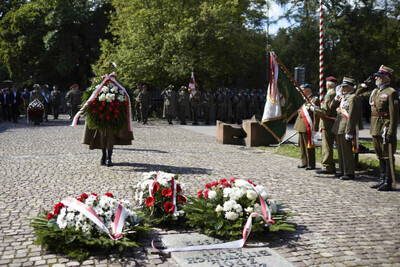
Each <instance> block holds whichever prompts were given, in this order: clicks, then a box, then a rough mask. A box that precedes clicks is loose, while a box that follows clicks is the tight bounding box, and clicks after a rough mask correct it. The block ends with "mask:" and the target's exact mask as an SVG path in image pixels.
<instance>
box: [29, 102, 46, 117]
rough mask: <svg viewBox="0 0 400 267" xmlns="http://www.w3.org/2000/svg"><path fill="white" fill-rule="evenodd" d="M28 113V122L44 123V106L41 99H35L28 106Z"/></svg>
mask: <svg viewBox="0 0 400 267" xmlns="http://www.w3.org/2000/svg"><path fill="white" fill-rule="evenodd" d="M27 113H28V116H27V118H28V122H29V121H33V122H42V121H43V115H44V105H43V104H42V102H40V100H39V99H35V100H33V101H32V102H31V103H30V104H29V105H28V108H27Z"/></svg>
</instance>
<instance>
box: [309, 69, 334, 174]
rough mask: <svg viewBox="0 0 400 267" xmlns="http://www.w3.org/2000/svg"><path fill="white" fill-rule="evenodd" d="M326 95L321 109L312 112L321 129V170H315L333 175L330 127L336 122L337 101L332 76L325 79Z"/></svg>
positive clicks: (332, 137) (332, 135) (332, 140)
mask: <svg viewBox="0 0 400 267" xmlns="http://www.w3.org/2000/svg"><path fill="white" fill-rule="evenodd" d="M325 81H326V95H325V98H324V102H323V103H322V106H321V108H316V109H315V110H314V112H315V113H316V114H317V115H320V117H321V120H320V123H319V127H320V128H321V129H322V147H321V162H322V169H320V170H317V173H318V174H335V162H334V161H333V142H334V134H333V133H332V126H333V123H334V122H335V120H336V108H337V107H338V103H339V102H338V101H334V99H335V96H336V90H335V88H336V86H337V83H338V81H337V79H336V78H335V77H333V76H330V77H327V78H326V79H325Z"/></svg>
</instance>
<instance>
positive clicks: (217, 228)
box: [214, 220, 224, 230]
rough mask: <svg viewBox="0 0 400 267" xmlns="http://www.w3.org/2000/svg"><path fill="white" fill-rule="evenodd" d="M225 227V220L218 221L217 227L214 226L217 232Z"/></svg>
mask: <svg viewBox="0 0 400 267" xmlns="http://www.w3.org/2000/svg"><path fill="white" fill-rule="evenodd" d="M223 225H224V221H223V220H220V221H218V222H217V223H216V224H215V225H214V228H215V230H219V229H221V227H222V226H223Z"/></svg>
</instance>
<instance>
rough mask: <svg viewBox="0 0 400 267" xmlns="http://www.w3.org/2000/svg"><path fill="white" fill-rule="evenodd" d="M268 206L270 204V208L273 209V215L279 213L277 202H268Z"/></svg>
mask: <svg viewBox="0 0 400 267" xmlns="http://www.w3.org/2000/svg"><path fill="white" fill-rule="evenodd" d="M268 204H269V207H270V208H271V213H277V212H278V207H277V206H276V202H275V200H272V199H270V200H268Z"/></svg>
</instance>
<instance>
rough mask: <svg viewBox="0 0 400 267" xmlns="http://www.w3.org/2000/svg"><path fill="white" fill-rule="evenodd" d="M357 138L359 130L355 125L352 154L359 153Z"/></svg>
mask: <svg viewBox="0 0 400 267" xmlns="http://www.w3.org/2000/svg"><path fill="white" fill-rule="evenodd" d="M358 136H359V128H358V125H356V128H355V129H354V139H353V148H354V153H358V152H359V151H360V148H359V143H358Z"/></svg>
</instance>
